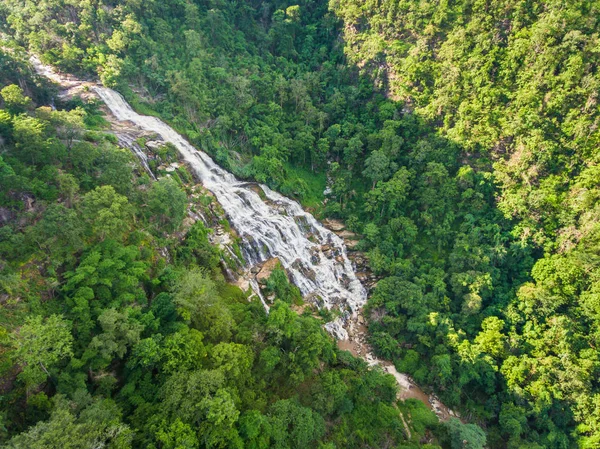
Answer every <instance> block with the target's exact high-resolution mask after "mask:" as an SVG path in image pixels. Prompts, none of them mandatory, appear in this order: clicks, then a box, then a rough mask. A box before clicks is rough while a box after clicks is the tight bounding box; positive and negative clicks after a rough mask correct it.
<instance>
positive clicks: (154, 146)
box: [145, 140, 165, 151]
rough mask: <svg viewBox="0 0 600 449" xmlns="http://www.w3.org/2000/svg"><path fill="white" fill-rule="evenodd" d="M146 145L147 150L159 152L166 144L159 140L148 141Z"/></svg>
mask: <svg viewBox="0 0 600 449" xmlns="http://www.w3.org/2000/svg"><path fill="white" fill-rule="evenodd" d="M145 145H146V148H148V149H149V150H152V151H157V150H159V149H160V148H162V147H164V146H165V143H164V142H160V141H158V140H148V141H147V142H146V143H145Z"/></svg>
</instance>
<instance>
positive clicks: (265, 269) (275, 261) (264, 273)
mask: <svg viewBox="0 0 600 449" xmlns="http://www.w3.org/2000/svg"><path fill="white" fill-rule="evenodd" d="M279 265H281V261H280V260H279V258H278V257H273V258H271V259H269V260H267V261H266V262H265V263H264V264H263V265H262V267H261V269H260V271H259V272H258V274H257V275H256V281H257V282H258V283H259V284H266V283H267V279H269V276H271V273H272V272H273V270H274V269H275V268H276V267H277V266H279Z"/></svg>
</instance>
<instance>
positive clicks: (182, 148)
mask: <svg viewBox="0 0 600 449" xmlns="http://www.w3.org/2000/svg"><path fill="white" fill-rule="evenodd" d="M32 64H33V65H34V68H35V69H36V71H37V72H38V73H40V74H41V75H44V76H46V77H48V78H50V79H52V80H53V81H56V82H58V83H60V84H61V85H63V86H64V87H67V88H74V87H78V86H81V85H83V84H86V85H87V87H88V88H90V89H92V90H93V91H94V92H95V93H96V94H97V95H98V96H99V97H100V98H101V99H102V101H103V102H104V103H105V104H106V106H107V107H108V108H109V109H110V111H111V112H112V114H113V115H114V116H115V118H116V119H117V120H118V121H121V122H130V123H133V124H134V125H135V126H136V127H137V128H140V129H142V130H144V131H149V132H152V133H156V134H158V135H159V136H160V137H161V138H162V139H163V140H164V141H165V142H170V143H171V144H173V145H174V146H175V147H176V148H177V150H178V151H179V153H180V155H181V158H182V159H183V160H184V161H185V162H186V163H187V164H188V165H189V167H190V168H191V170H192V171H193V174H194V175H195V176H196V178H197V179H198V180H199V181H200V182H201V183H202V185H203V186H204V187H206V188H207V189H208V190H210V191H211V192H212V193H213V194H214V196H215V198H216V199H217V201H218V202H219V204H220V205H221V206H222V208H223V210H224V211H225V213H226V215H227V218H228V220H229V221H230V223H231V225H232V226H233V228H234V229H235V230H236V232H237V233H238V235H239V236H240V238H241V240H242V245H241V247H242V253H243V255H244V258H245V260H246V262H247V263H248V265H249V266H253V265H256V264H259V263H261V262H264V261H266V260H267V259H270V258H273V257H277V258H278V259H279V260H280V262H281V264H282V265H283V267H284V268H285V269H286V271H287V273H288V275H289V276H290V278H291V280H292V282H293V283H294V284H295V285H297V286H298V288H299V289H300V291H301V292H302V295H303V296H304V297H305V298H307V299H308V300H310V301H311V302H313V303H316V304H317V305H319V306H320V307H326V308H327V309H331V308H332V307H334V306H337V307H338V308H339V310H340V311H341V312H342V314H341V316H340V317H338V318H337V319H336V320H335V321H333V322H331V323H327V325H326V326H325V327H326V328H327V330H328V331H330V332H331V333H332V334H334V335H335V336H336V337H337V338H339V339H342V340H343V339H346V338H348V333H347V331H346V329H344V323H345V322H346V321H347V320H348V318H350V317H352V316H356V315H357V314H358V312H359V310H360V308H361V307H362V306H363V305H364V303H365V302H366V300H367V292H366V290H365V289H364V287H363V286H362V284H361V283H360V281H359V280H358V279H357V277H356V275H355V273H354V270H353V267H352V263H351V262H350V260H349V259H348V257H347V254H346V247H345V245H344V242H343V240H342V239H341V238H340V237H338V236H337V235H336V234H334V233H333V232H332V231H330V230H329V229H327V228H325V227H324V226H323V225H321V224H320V223H319V222H318V221H317V220H316V219H315V218H314V217H313V216H312V215H311V214H309V213H308V212H306V211H304V210H303V209H302V207H301V206H300V204H298V203H297V202H296V201H293V200H291V199H289V198H286V197H284V196H283V195H280V194H279V193H277V192H275V191H273V190H271V189H270V188H269V187H267V186H266V185H260V188H261V189H262V191H263V192H264V195H259V193H257V192H256V191H255V186H256V185H255V184H249V183H248V182H244V181H240V180H238V179H237V178H236V177H235V176H234V175H232V174H231V173H229V172H228V171H226V170H224V169H223V168H221V167H220V166H219V165H217V164H216V163H215V162H214V161H213V160H212V159H211V158H210V156H208V155H207V154H206V153H204V152H202V151H199V150H197V149H196V148H194V147H193V146H192V145H191V144H190V143H189V142H188V141H187V140H186V139H185V138H183V137H182V136H181V135H180V134H178V133H177V132H176V131H175V130H174V129H173V128H171V127H170V126H169V125H167V124H166V123H165V122H163V121H162V120H160V119H158V118H156V117H151V116H146V115H141V114H138V113H137V112H135V111H134V110H133V109H132V108H131V106H130V105H129V104H128V103H127V101H126V100H125V99H124V98H123V96H122V95H121V94H119V93H118V92H116V91H114V90H112V89H109V88H107V87H103V86H100V85H98V84H96V83H85V82H84V81H80V80H77V79H75V78H73V77H70V76H62V75H60V74H57V73H56V72H54V70H53V69H52V68H50V67H48V66H45V65H43V64H41V63H40V61H39V60H37V58H32ZM123 143H126V142H123ZM135 150H136V153H140V152H141V151H140V149H139V148H136V149H135ZM140 156H141V157H140ZM138 157H140V159H141V162H142V164H143V165H144V167H145V168H146V166H147V164H145V163H144V162H146V158H145V157H144V155H143V154H142V155H139V154H138ZM263 198H264V199H263Z"/></svg>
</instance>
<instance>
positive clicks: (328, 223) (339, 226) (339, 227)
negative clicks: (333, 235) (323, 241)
mask: <svg viewBox="0 0 600 449" xmlns="http://www.w3.org/2000/svg"><path fill="white" fill-rule="evenodd" d="M323 226H325V227H326V228H327V229H329V230H331V231H334V232H336V231H343V230H344V229H345V228H346V225H345V224H344V223H343V222H342V221H340V220H335V219H333V218H328V219H326V220H323Z"/></svg>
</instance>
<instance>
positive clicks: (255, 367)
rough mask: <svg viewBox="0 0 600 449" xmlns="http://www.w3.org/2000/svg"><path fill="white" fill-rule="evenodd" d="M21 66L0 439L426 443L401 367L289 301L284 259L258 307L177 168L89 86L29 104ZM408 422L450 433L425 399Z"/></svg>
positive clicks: (2, 169)
mask: <svg viewBox="0 0 600 449" xmlns="http://www.w3.org/2000/svg"><path fill="white" fill-rule="evenodd" d="M19 79H20V81H21V83H20V84H21V85H22V86H24V89H25V91H24V90H23V89H22V88H20V87H18V86H17V85H15V84H10V85H8V86H5V87H3V88H2V90H1V95H2V99H3V103H2V105H1V106H2V108H0V114H1V115H0V117H2V126H3V127H2V130H1V133H2V134H1V137H2V158H1V159H0V194H1V195H2V196H1V198H2V202H1V203H0V207H1V209H0V212H1V214H0V218H1V219H2V225H3V226H2V228H0V260H1V262H0V300H1V301H2V309H0V320H1V323H2V328H1V330H2V331H1V333H0V348H1V349H2V351H1V353H0V378H1V379H2V383H1V385H0V389H1V393H2V396H1V398H2V401H1V404H0V416H1V424H2V426H1V428H0V440H1V441H2V447H6V448H15V449H17V448H89V447H110V448H123V449H125V448H157V449H158V448H161V449H162V448H173V449H174V448H189V449H192V448H224V447H235V448H242V447H249V448H267V447H278V448H305V447H322V448H334V447H349V448H351V447H357V448H359V447H374V446H382V445H385V444H393V445H403V446H402V447H407V448H408V447H419V440H418V439H411V438H409V437H408V436H407V434H406V430H405V427H404V425H403V421H402V417H401V414H400V413H401V412H400V409H399V408H398V407H397V406H396V402H397V399H396V395H397V391H396V383H395V380H394V379H393V378H392V377H391V376H389V375H386V374H384V373H383V371H381V370H373V369H369V368H368V367H367V365H366V363H365V362H363V361H361V360H358V359H355V358H353V357H352V356H351V355H350V354H349V353H347V352H341V351H339V350H338V349H337V347H336V344H335V342H334V341H333V339H332V338H331V337H330V336H329V335H328V334H326V333H325V331H324V330H323V329H322V324H323V323H322V322H321V321H319V320H317V319H315V318H313V317H312V316H310V314H308V315H303V316H299V315H298V314H297V313H296V312H294V311H293V310H292V309H291V308H290V305H289V304H288V303H290V302H293V301H296V302H297V301H300V300H301V297H300V296H299V292H298V289H297V288H296V287H294V286H292V285H290V284H289V283H288V281H287V278H286V275H285V272H284V271H283V270H282V269H278V270H275V271H274V272H273V275H272V276H271V277H270V278H269V279H268V280H267V284H268V288H269V289H270V290H271V291H272V292H273V295H275V303H274V305H273V307H272V308H271V311H270V313H269V314H268V315H267V314H266V313H265V310H264V308H263V306H262V304H261V303H260V301H259V300H257V299H254V300H249V299H248V294H247V293H245V292H242V291H241V290H239V289H238V288H237V287H233V286H231V285H228V284H227V283H226V282H225V281H224V278H223V275H222V274H221V271H220V268H219V260H220V250H219V249H218V248H217V247H214V246H212V245H211V244H210V243H209V241H208V232H209V231H208V230H207V228H205V227H204V225H202V224H201V223H200V222H197V223H195V224H192V225H190V224H186V225H184V224H183V219H184V217H185V215H186V210H187V208H188V206H189V204H190V202H193V201H194V199H193V197H192V196H188V193H189V191H191V186H190V185H188V184H185V182H184V180H185V178H187V176H183V178H180V177H179V174H178V173H179V172H172V174H171V176H170V177H163V178H161V179H159V180H158V181H151V180H150V179H149V177H148V176H147V175H145V173H144V171H143V170H142V169H141V168H140V167H139V166H138V165H137V164H136V160H135V158H134V157H133V156H132V155H131V154H130V153H129V152H128V151H127V150H125V149H121V148H119V147H117V146H115V145H114V144H113V141H114V136H113V135H111V134H108V133H106V132H102V131H96V132H94V133H90V132H89V131H88V130H87V129H86V128H85V123H86V122H88V123H101V122H102V121H101V120H98V119H97V118H95V117H89V116H88V113H87V112H85V109H84V108H83V107H82V106H81V105H82V101H80V100H77V101H74V102H69V103H67V104H57V106H58V109H57V110H52V109H51V108H49V107H46V106H41V107H37V108H36V105H35V104H34V102H33V101H32V100H31V99H30V98H29V97H28V96H27V95H26V91H28V90H29V86H32V89H33V86H34V85H35V83H36V80H35V79H31V78H29V74H28V72H27V71H25V72H23V73H20V75H19ZM15 81H17V80H16V79H15ZM83 103H84V104H85V102H83ZM88 109H90V110H95V109H94V108H93V107H89V108H88ZM188 176H189V175H188ZM180 185H181V186H182V187H183V188H182V187H180ZM187 189H190V190H189V191H188V190H187ZM413 422H414V424H412V423H413ZM411 425H416V426H419V428H420V429H421V432H422V433H421V435H424V433H423V432H427V436H428V438H429V439H430V440H433V441H437V440H436V439H435V437H434V436H433V434H432V433H431V432H435V433H436V434H438V435H439V438H440V439H442V440H443V439H447V438H449V437H448V436H447V434H446V433H445V428H443V427H441V426H440V424H439V423H438V421H437V418H436V417H435V416H434V415H433V413H432V412H430V411H428V410H427V411H426V412H425V414H423V415H422V416H419V417H417V418H416V419H414V421H412V422H411ZM440 441H441V440H440ZM436 447H439V446H436Z"/></svg>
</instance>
